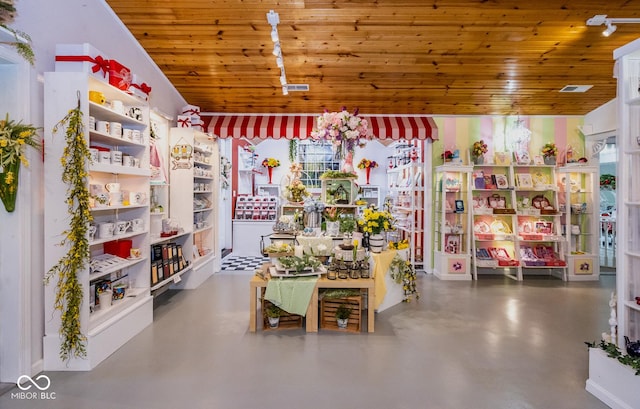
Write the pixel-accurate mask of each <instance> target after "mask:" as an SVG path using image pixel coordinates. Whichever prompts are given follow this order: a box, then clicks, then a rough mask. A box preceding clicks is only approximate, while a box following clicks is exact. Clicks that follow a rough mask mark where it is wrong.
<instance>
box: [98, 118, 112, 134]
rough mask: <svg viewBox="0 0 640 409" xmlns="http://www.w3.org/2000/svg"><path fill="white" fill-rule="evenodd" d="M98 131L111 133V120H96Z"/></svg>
mask: <svg viewBox="0 0 640 409" xmlns="http://www.w3.org/2000/svg"><path fill="white" fill-rule="evenodd" d="M96 131H98V132H100V133H106V134H109V122H108V121H97V122H96Z"/></svg>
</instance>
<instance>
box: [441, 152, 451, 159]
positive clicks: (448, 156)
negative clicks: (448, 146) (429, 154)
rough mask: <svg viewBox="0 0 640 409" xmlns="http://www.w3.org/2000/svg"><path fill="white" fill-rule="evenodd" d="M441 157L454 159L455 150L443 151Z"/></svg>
mask: <svg viewBox="0 0 640 409" xmlns="http://www.w3.org/2000/svg"><path fill="white" fill-rule="evenodd" d="M440 157H441V158H442V159H445V160H451V159H453V151H449V150H446V151H444V152H442V154H441V155H440Z"/></svg>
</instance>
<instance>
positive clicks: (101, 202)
mask: <svg viewBox="0 0 640 409" xmlns="http://www.w3.org/2000/svg"><path fill="white" fill-rule="evenodd" d="M94 205H95V207H107V206H109V193H107V192H101V193H98V194H97V195H95V199H94Z"/></svg>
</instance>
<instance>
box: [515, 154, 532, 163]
mask: <svg viewBox="0 0 640 409" xmlns="http://www.w3.org/2000/svg"><path fill="white" fill-rule="evenodd" d="M515 155H516V162H518V165H529V164H530V163H531V157H530V156H529V152H527V151H521V152H516V153H515Z"/></svg>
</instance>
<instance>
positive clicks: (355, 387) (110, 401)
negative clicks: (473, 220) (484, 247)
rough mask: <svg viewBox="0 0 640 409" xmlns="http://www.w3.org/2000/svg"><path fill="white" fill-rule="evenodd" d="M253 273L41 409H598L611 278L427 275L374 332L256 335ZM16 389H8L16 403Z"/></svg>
mask: <svg viewBox="0 0 640 409" xmlns="http://www.w3.org/2000/svg"><path fill="white" fill-rule="evenodd" d="M250 274H251V273H238V272H232V273H231V272H229V273H227V272H223V273H219V274H216V275H215V276H214V277H212V278H211V279H210V280H208V281H207V282H206V283H205V284H203V285H202V286H201V287H200V288H198V289H197V290H191V291H181V292H174V291H170V292H168V293H165V294H164V295H162V296H161V297H159V298H158V299H156V309H155V320H154V323H153V324H152V325H151V326H150V327H148V328H147V329H146V330H145V331H143V332H142V333H141V334H139V335H138V336H137V337H135V338H134V339H133V340H132V341H130V342H129V343H127V344H126V345H125V346H123V347H122V348H121V349H120V350H118V351H117V352H116V353H115V354H113V355H112V356H111V357H110V358H108V359H107V360H106V361H104V362H103V363H102V364H100V365H99V366H98V367H97V368H96V369H94V370H93V371H91V372H47V373H46V374H47V375H48V376H50V378H51V386H50V388H49V392H54V393H55V397H56V399H55V400H46V401H45V400H30V401H26V400H18V399H12V398H11V393H6V394H4V395H3V396H1V397H0V408H3V409H11V408H29V409H32V408H46V409H58V408H65V409H69V408H71V409H76V408H88V409H134V408H135V409H151V408H154V409H155V408H157V409H164V408H171V409H177V408H189V409H197V408H203V409H204V408H207V409H211V408H215V409H236V408H247V409H254V408H255V409H258V408H265V409H288V408H296V409H297V408H300V409H316V408H317V409H329V408H336V409H351V408H352V409H360V408H364V409H417V408H428V409H431V408H433V409H467V408H474V409H514V408H518V409H520V408H521V409H533V408H536V409H537V408H549V409H571V408H575V409H590V408H593V409H595V408H605V407H606V406H605V405H604V404H602V403H601V402H600V401H599V400H597V399H596V398H595V397H593V396H592V395H590V394H589V393H588V392H586V391H585V389H584V387H585V380H586V379H587V376H588V357H587V355H588V354H587V348H586V346H585V345H584V341H590V340H596V339H597V338H599V336H600V334H601V333H602V331H604V330H606V329H607V320H608V316H609V310H608V299H609V296H610V292H611V290H612V288H613V287H614V280H615V277H614V276H603V277H602V278H601V280H600V282H586V283H580V282H571V283H564V282H562V281H560V280H558V279H555V278H547V277H540V278H529V277H525V281H523V282H514V281H512V280H510V279H506V278H502V277H481V278H480V280H478V281H477V282H447V281H439V280H438V279H436V278H434V277H433V276H425V275H420V276H419V280H420V283H419V288H420V292H421V298H420V300H419V301H418V302H412V303H409V304H400V305H397V306H395V307H392V308H390V309H388V310H386V311H384V312H382V313H379V314H376V315H377V316H376V332H375V333H374V334H366V333H361V334H344V333H335V332H328V331H320V332H319V333H317V334H305V333H304V332H303V331H302V330H288V331H275V332H274V331H270V332H261V331H260V332H258V333H255V334H253V333H249V332H248V316H249V312H248V306H249V301H248V294H249V290H248V288H249V286H248V281H249V278H250ZM15 391H17V390H15V389H14V391H13V392H15Z"/></svg>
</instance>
